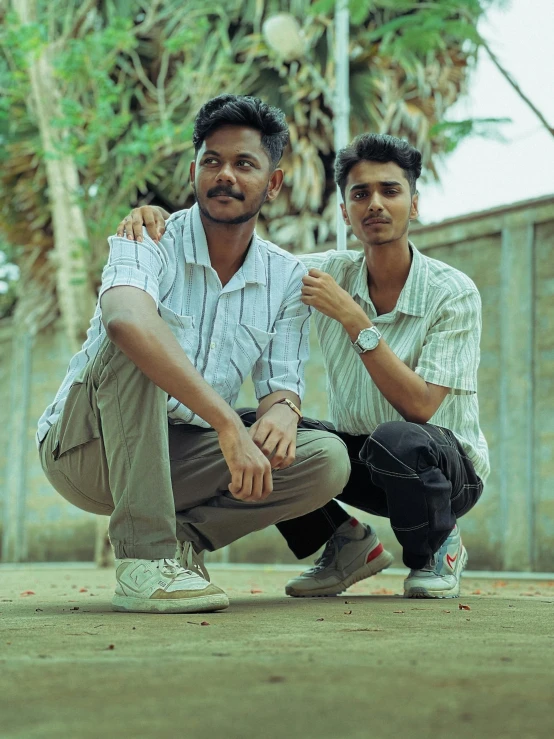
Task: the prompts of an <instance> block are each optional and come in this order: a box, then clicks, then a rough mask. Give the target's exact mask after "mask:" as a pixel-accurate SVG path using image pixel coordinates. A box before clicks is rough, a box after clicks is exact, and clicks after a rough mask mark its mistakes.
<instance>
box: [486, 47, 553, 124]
mask: <svg viewBox="0 0 554 739" xmlns="http://www.w3.org/2000/svg"><path fill="white" fill-rule="evenodd" d="M481 46H482V47H483V48H484V49H485V51H486V52H487V54H488V55H489V57H490V59H491V61H492V63H493V64H494V66H495V67H496V68H497V69H498V71H499V72H500V74H501V75H502V76H503V77H504V79H506V80H507V81H508V82H509V83H510V85H511V86H512V87H513V88H514V90H515V91H516V92H517V94H518V95H519V97H520V98H521V99H522V100H523V102H524V103H525V104H526V105H527V106H528V107H529V108H531V110H532V111H533V113H534V114H535V115H536V116H537V118H538V119H539V121H540V122H541V123H542V124H543V126H544V127H545V128H546V130H547V131H548V132H549V133H550V134H551V135H552V136H554V127H553V126H551V125H550V124H549V123H548V121H547V120H546V118H545V117H544V115H543V114H542V113H541V111H540V110H539V109H538V108H537V107H536V106H535V104H534V103H533V102H532V101H531V100H529V98H528V97H527V95H525V93H524V92H523V90H522V89H521V87H520V86H519V85H518V84H517V82H516V81H515V79H514V78H513V77H512V75H511V74H510V72H508V70H507V69H505V68H504V67H503V66H502V64H501V63H500V62H499V61H498V58H497V57H496V55H495V54H494V53H493V51H492V50H491V48H490V46H489V45H488V44H487V42H486V41H485V40H484V39H481Z"/></svg>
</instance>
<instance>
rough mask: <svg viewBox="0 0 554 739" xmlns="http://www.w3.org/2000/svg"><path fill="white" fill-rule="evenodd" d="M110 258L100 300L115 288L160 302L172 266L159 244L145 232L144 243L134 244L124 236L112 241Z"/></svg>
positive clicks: (111, 238) (105, 268)
mask: <svg viewBox="0 0 554 739" xmlns="http://www.w3.org/2000/svg"><path fill="white" fill-rule="evenodd" d="M108 243H109V245H110V254H109V258H108V262H107V264H106V266H105V267H104V271H103V272H102V284H101V286H100V292H99V298H100V297H102V295H103V294H104V293H105V292H106V290H109V289H110V288H112V287H120V286H128V287H136V288H138V289H139V290H143V291H144V292H146V293H148V295H150V296H151V297H152V298H153V299H154V301H155V303H156V305H158V301H159V286H160V281H161V279H162V277H163V275H164V274H165V272H166V270H167V266H168V258H167V254H166V253H165V251H164V249H163V246H162V245H161V244H156V243H155V242H154V241H152V239H151V238H150V237H149V236H148V234H147V233H146V230H144V231H143V241H142V242H140V243H139V242H137V241H130V240H129V239H125V238H122V237H120V236H110V238H109V239H108Z"/></svg>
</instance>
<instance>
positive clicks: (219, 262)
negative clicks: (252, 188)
mask: <svg viewBox="0 0 554 739" xmlns="http://www.w3.org/2000/svg"><path fill="white" fill-rule="evenodd" d="M200 218H201V220H202V225H203V226H204V232H205V234H206V241H207V243H208V252H209V254H210V262H211V264H212V267H213V268H214V269H215V271H216V272H217V273H218V275H219V278H220V280H221V282H222V284H225V283H226V282H228V281H229V280H230V279H231V277H232V276H233V275H234V274H235V272H237V271H238V270H239V269H240V267H241V266H242V263H243V262H244V259H245V257H246V252H247V251H248V247H249V245H250V241H251V240H252V234H253V233H254V229H255V227H256V221H257V218H251V219H250V220H249V221H247V222H246V223H239V224H228V223H214V222H213V221H211V220H210V219H209V218H206V217H205V216H204V215H203V214H202V213H200Z"/></svg>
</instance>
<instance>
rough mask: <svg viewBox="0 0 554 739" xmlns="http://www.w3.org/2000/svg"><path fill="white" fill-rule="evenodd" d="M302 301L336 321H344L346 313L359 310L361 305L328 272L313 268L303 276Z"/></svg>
mask: <svg viewBox="0 0 554 739" xmlns="http://www.w3.org/2000/svg"><path fill="white" fill-rule="evenodd" d="M302 282H303V283H304V287H303V288H302V302H303V303H305V304H306V305H311V306H312V308H315V309H316V310H318V311H320V313H324V314H325V315H326V316H329V318H334V319H335V321H339V322H341V323H342V321H343V320H344V318H345V315H346V314H348V313H350V312H352V311H354V312H355V311H357V310H359V306H358V305H357V303H356V302H355V301H354V300H353V298H352V296H351V295H349V293H347V292H346V290H343V289H342V287H340V286H339V285H337V283H336V282H335V280H334V279H333V278H332V277H331V275H328V274H327V273H326V272H322V271H321V270H319V269H311V270H310V271H309V272H308V274H307V275H305V276H304V277H303V278H302Z"/></svg>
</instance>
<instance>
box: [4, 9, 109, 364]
mask: <svg viewBox="0 0 554 739" xmlns="http://www.w3.org/2000/svg"><path fill="white" fill-rule="evenodd" d="M12 2H13V7H14V10H15V11H16V12H17V13H18V15H19V17H20V18H21V21H22V22H23V23H24V24H28V23H35V22H36V21H37V16H36V9H35V3H34V0H12ZM51 53H52V47H51V46H46V47H44V48H43V49H41V51H40V52H39V53H38V54H37V55H34V54H31V55H30V58H29V76H30V80H31V89H32V102H33V107H34V109H35V113H36V119H37V123H38V127H39V131H40V135H41V140H42V145H43V149H44V154H45V167H46V177H47V181H48V192H49V200H50V208H51V213H52V221H53V229H54V252H53V258H54V260H55V267H56V286H57V293H58V304H59V308H60V312H61V315H62V320H63V322H64V325H65V330H66V332H67V335H68V337H69V340H70V343H71V347H72V349H73V350H74V351H75V350H76V349H77V348H78V347H79V346H80V345H81V343H82V341H83V338H84V335H85V333H86V328H87V325H88V322H89V319H90V317H91V315H92V313H93V310H94V302H95V298H94V292H93V290H92V287H91V283H90V280H89V275H88V266H87V260H86V253H85V250H84V246H85V245H86V244H87V242H88V237H87V229H86V225H85V219H84V216H83V211H82V208H81V207H80V206H79V204H78V201H77V195H78V188H79V173H78V170H77V167H76V165H75V162H74V160H73V159H72V158H71V157H70V156H68V155H66V154H63V153H61V143H62V142H63V140H64V137H65V135H66V131H64V130H63V129H60V128H57V127H55V126H53V125H52V121H53V120H55V119H56V118H60V117H61V116H60V106H59V100H60V92H59V89H58V85H57V83H56V79H55V77H54V74H53V70H52V64H51V61H50V56H51Z"/></svg>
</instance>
